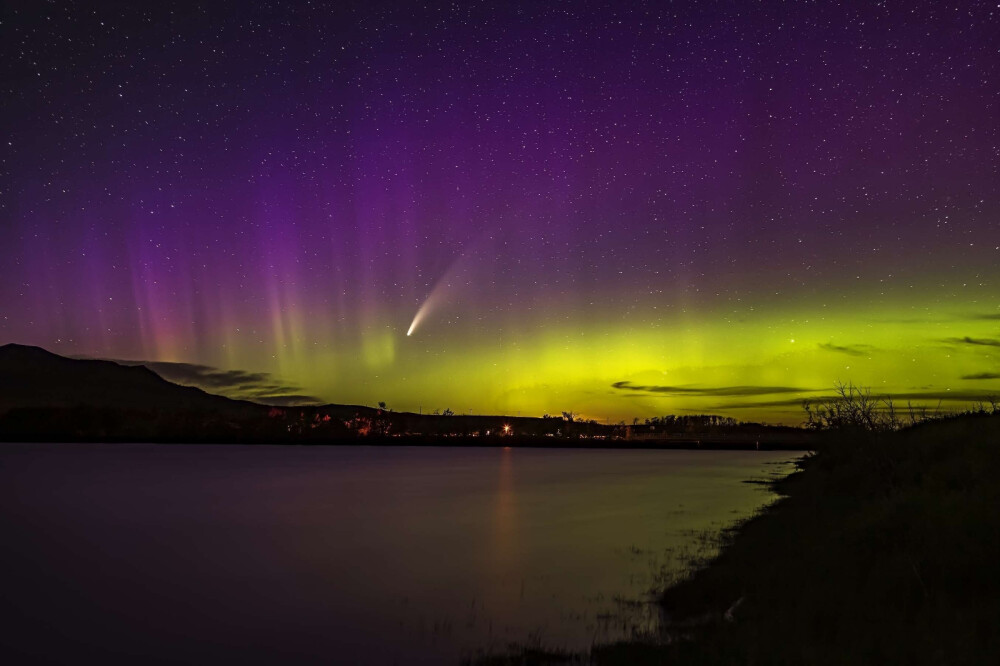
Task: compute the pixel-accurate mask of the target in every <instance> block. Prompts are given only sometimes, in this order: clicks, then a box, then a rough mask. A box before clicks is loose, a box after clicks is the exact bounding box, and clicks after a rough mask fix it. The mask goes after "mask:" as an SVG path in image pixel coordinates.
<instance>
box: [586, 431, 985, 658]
mask: <svg viewBox="0 0 1000 666" xmlns="http://www.w3.org/2000/svg"><path fill="white" fill-rule="evenodd" d="M802 467H803V468H802V470H801V471H800V472H798V473H796V474H793V475H792V476H790V477H788V478H787V479H784V480H782V481H781V482H779V483H778V490H779V491H780V492H781V493H782V494H784V495H786V497H785V498H784V499H782V500H781V501H779V502H778V503H776V504H775V505H773V506H772V507H771V508H770V509H768V510H767V511H765V512H764V513H763V514H762V515H760V516H758V517H756V518H754V519H752V520H750V521H748V522H747V523H745V524H744V525H742V526H740V527H739V528H738V529H737V530H734V531H732V532H730V533H729V534H728V535H727V536H725V537H724V538H725V539H726V540H727V544H726V547H725V548H724V549H723V551H722V554H721V555H720V556H719V557H718V558H716V559H715V560H714V561H713V562H712V563H711V564H710V565H709V566H707V567H705V568H703V569H700V570H699V571H697V572H696V573H695V574H694V575H693V576H692V577H691V578H690V579H688V580H686V581H685V582H682V583H680V584H679V585H676V586H674V587H672V588H670V589H668V590H667V591H666V593H665V594H664V596H663V598H662V603H663V605H664V608H665V611H666V614H667V616H668V618H669V625H670V626H669V629H668V632H669V634H668V636H666V637H661V638H660V639H659V640H657V641H650V642H649V643H629V644H620V645H615V646H606V647H602V648H596V649H595V650H594V652H593V655H592V660H593V661H594V662H595V663H682V664H848V663H866V664H868V663H870V664H875V663H907V664H982V663H1000V629H998V627H1000V415H985V414H982V415H967V416H963V417H958V418H952V419H945V420H940V421H933V422H928V423H924V424H921V425H917V426H914V427H912V428H908V429H906V430H902V431H899V432H894V433H884V434H880V435H872V434H865V433H855V434H852V435H848V434H839V435H831V437H830V439H828V440H827V441H826V442H825V443H824V445H823V446H822V447H821V448H820V450H819V452H818V453H817V455H815V456H812V457H810V458H808V459H806V460H805V461H804V462H803V465H802ZM664 640H665V641H667V644H666V645H664V644H663V642H664Z"/></svg>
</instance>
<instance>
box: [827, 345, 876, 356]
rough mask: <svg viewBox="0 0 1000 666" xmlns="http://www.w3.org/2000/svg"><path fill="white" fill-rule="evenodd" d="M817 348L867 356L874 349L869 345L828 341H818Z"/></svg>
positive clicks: (849, 354)
mask: <svg viewBox="0 0 1000 666" xmlns="http://www.w3.org/2000/svg"><path fill="white" fill-rule="evenodd" d="M819 348H820V349H822V350H823V351H828V352H836V353H838V354H847V355H848V356H868V355H869V354H871V353H872V352H873V351H875V348H874V347H872V346H871V345H835V344H833V343H830V342H821V343H819Z"/></svg>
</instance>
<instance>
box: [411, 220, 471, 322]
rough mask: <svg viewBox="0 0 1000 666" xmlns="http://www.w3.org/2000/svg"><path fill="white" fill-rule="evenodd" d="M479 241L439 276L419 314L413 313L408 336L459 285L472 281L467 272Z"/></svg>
mask: <svg viewBox="0 0 1000 666" xmlns="http://www.w3.org/2000/svg"><path fill="white" fill-rule="evenodd" d="M482 240H483V239H482V237H480V239H479V242H482ZM479 242H476V243H473V244H472V245H470V246H468V247H466V249H465V251H464V252H462V254H460V255H459V256H458V257H456V258H455V260H454V261H452V262H451V265H450V266H449V267H448V270H446V271H445V272H444V273H443V274H442V275H441V277H440V278H438V281H437V282H436V283H435V284H434V287H433V288H432V289H431V293H430V294H428V295H427V298H426V299H424V302H423V303H421V305H420V307H419V308H418V309H417V314H415V315H413V321H412V322H411V323H410V328H409V329H407V331H406V337H410V336H412V335H413V334H414V333H415V332H416V330H417V327H418V326H420V324H421V323H422V322H423V321H424V320H425V319H426V318H427V317H428V316H429V315H430V314H431V313H432V312H433V311H434V310H436V309H437V308H438V307H439V306H441V305H443V304H444V303H446V302H447V301H448V300H449V299H448V294H449V293H451V292H454V291H455V290H456V289H458V287H461V286H464V285H468V284H470V283H471V282H472V276H469V275H465V274H466V273H467V272H468V271H469V269H470V268H471V267H472V258H473V257H474V256H475V251H474V250H475V246H476V245H478V244H479ZM462 278H464V279H462Z"/></svg>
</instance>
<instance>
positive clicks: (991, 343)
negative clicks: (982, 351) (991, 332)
mask: <svg viewBox="0 0 1000 666" xmlns="http://www.w3.org/2000/svg"><path fill="white" fill-rule="evenodd" d="M945 342H947V343H949V344H953V345H977V346H980V347H1000V340H998V339H996V338H970V337H969V336H968V335H967V336H965V337H964V338H945Z"/></svg>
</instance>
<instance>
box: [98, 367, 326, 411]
mask: <svg viewBox="0 0 1000 666" xmlns="http://www.w3.org/2000/svg"><path fill="white" fill-rule="evenodd" d="M109 360H113V361H114V362H115V363H119V364H121V365H130V366H133V365H144V366H146V367H147V368H149V369H150V370H152V371H153V372H155V373H156V374H158V375H159V376H160V377H163V378H164V379H166V380H167V381H168V382H173V383H174V384H181V385H183V386H197V387H198V388H200V389H204V390H205V391H208V392H209V393H218V394H220V395H224V396H226V397H228V398H236V399H240V400H252V401H253V402H259V403H262V404H265V405H278V406H282V407H285V406H293V405H319V404H322V403H323V401H322V400H320V399H319V398H316V397H314V396H311V395H302V394H301V393H299V391H300V390H301V389H300V388H299V387H298V386H295V385H294V384H284V383H282V382H278V381H276V380H275V378H274V376H273V375H271V374H270V373H268V372H247V371H245V370H220V369H219V368H214V367H212V366H210V365H198V364H196V363H170V362H166V361H123V360H120V359H109Z"/></svg>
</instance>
